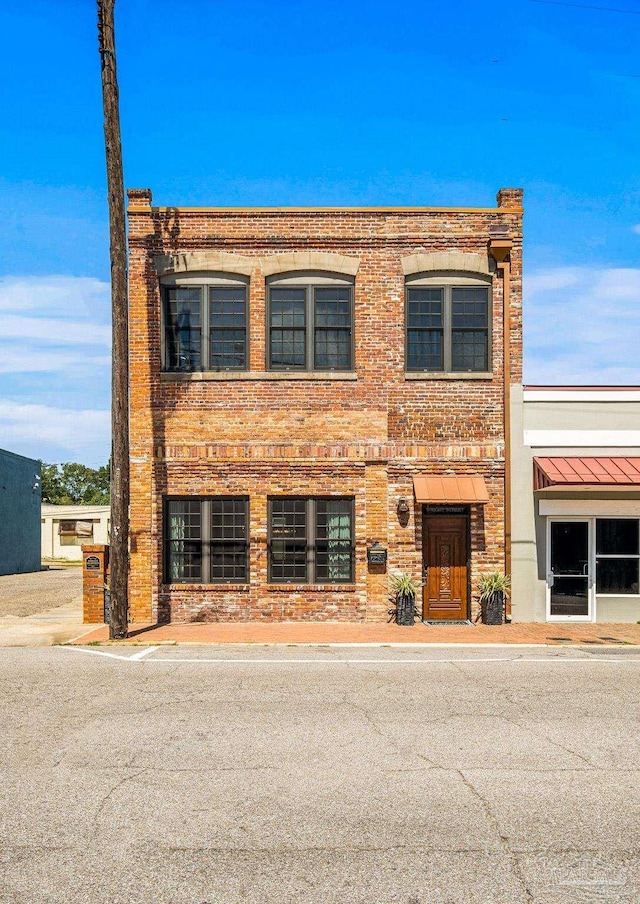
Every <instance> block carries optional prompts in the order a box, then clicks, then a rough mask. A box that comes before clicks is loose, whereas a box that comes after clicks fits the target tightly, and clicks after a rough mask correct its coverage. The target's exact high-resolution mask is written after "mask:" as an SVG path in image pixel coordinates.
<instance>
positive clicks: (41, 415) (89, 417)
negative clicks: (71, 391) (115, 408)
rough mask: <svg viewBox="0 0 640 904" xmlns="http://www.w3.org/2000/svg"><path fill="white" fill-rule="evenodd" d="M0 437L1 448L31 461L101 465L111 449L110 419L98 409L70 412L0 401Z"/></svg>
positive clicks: (70, 410)
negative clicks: (29, 458) (3, 447)
mask: <svg viewBox="0 0 640 904" xmlns="http://www.w3.org/2000/svg"><path fill="white" fill-rule="evenodd" d="M0 435H1V436H2V444H3V446H6V448H8V449H10V450H11V451H13V452H19V453H21V454H23V455H27V456H29V457H31V458H41V459H43V460H45V461H69V460H75V461H82V462H84V463H85V464H91V463H96V464H104V462H105V461H106V460H107V458H108V449H109V445H110V435H111V415H110V413H109V411H107V410H100V409H83V410H73V409H70V408H56V407H53V406H47V405H37V404H34V405H32V404H21V403H18V402H12V401H0ZM105 452H106V454H105Z"/></svg>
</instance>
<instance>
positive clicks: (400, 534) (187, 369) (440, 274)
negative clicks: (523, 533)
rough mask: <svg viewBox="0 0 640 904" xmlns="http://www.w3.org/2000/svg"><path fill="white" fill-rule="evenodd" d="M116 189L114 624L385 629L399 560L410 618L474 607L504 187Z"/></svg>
mask: <svg viewBox="0 0 640 904" xmlns="http://www.w3.org/2000/svg"><path fill="white" fill-rule="evenodd" d="M128 194H129V246H130V247H129V252H130V262H129V280H130V347H131V484H132V495H131V531H132V534H131V583H130V588H131V590H130V611H131V618H132V620H133V621H137V622H140V621H148V620H150V619H154V620H155V619H156V618H157V619H159V620H161V621H162V620H168V619H170V620H172V621H215V620H236V619H307V620H345V621H347V620H349V621H357V620H386V619H387V617H388V616H387V610H388V609H389V576H390V574H392V573H394V572H398V571H404V572H408V573H410V574H411V575H413V577H414V579H415V580H416V582H417V583H418V585H419V586H420V587H421V588H423V593H422V595H423V600H421V602H424V615H425V617H426V618H429V619H440V618H448V619H460V618H467V617H469V616H472V615H474V614H475V607H476V600H475V598H474V597H475V592H474V587H475V584H476V581H477V577H478V575H479V573H481V572H486V571H490V570H495V569H500V570H503V569H504V568H505V555H506V556H507V566H508V555H509V548H508V545H509V544H508V537H506V536H505V523H507V524H508V523H509V517H508V515H509V513H508V511H507V510H506V508H508V506H507V507H505V498H506V497H505V479H506V480H507V481H508V473H507V474H505V460H506V459H508V449H506V448H505V446H506V445H508V437H509V430H508V422H509V402H508V400H509V389H510V385H511V384H518V383H521V362H522V338H521V337H522V326H521V269H522V256H521V250H522V241H521V240H522V192H521V191H520V190H517V189H503V190H501V191H500V192H499V194H498V203H497V207H495V208H474V209H469V208H466V209H461V208H341V209H337V208H331V209H324V208H286V209H285V208H255V209H236V208H233V209H232V208H172V207H153V206H152V198H151V192H150V191H149V190H147V189H132V190H130V191H129V193H128ZM505 399H506V400H507V401H506V404H505ZM505 425H506V426H507V429H505ZM507 533H508V532H507ZM385 550H386V553H387V555H386V562H385V561H383V560H384V559H385V556H384V551H385Z"/></svg>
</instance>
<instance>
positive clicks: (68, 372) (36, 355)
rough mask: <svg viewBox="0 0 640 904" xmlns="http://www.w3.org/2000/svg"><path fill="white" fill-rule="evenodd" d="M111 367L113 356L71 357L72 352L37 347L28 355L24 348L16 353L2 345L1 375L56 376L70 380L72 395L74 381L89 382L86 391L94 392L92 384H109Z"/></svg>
mask: <svg viewBox="0 0 640 904" xmlns="http://www.w3.org/2000/svg"><path fill="white" fill-rule="evenodd" d="M110 367H111V357H110V356H109V355H95V354H89V353H88V352H86V351H82V350H79V351H78V352H77V353H76V354H71V353H70V352H69V351H68V350H65V351H61V350H60V349H46V348H44V349H37V348H35V347H33V348H31V350H30V353H29V354H28V355H25V350H24V348H18V349H16V348H14V347H13V346H12V345H11V344H10V343H3V342H0V374H5V375H9V374H44V373H49V374H56V375H58V376H59V377H60V378H61V379H62V380H63V381H66V380H68V382H69V390H70V391H72V390H73V389H74V385H73V382H72V381H76V380H78V378H83V379H87V380H89V383H88V384H86V385H85V391H90V389H91V382H92V380H93V381H95V383H96V384H104V381H106V382H107V383H108V382H109V378H110ZM1 391H2V386H1V384H0V392H1ZM63 392H64V389H63Z"/></svg>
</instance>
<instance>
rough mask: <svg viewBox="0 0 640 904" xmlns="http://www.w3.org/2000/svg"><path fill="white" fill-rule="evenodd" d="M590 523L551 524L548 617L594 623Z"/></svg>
mask: <svg viewBox="0 0 640 904" xmlns="http://www.w3.org/2000/svg"><path fill="white" fill-rule="evenodd" d="M589 532H590V522H589V521H588V520H584V521H578V520H572V521H551V522H550V536H549V565H550V567H549V571H548V576H547V583H548V585H549V617H550V618H556V619H564V618H566V619H581V620H583V621H588V620H590V619H591V611H592V609H591V597H592V587H593V573H592V569H591V559H590V555H589V550H590V543H589V539H590V538H589Z"/></svg>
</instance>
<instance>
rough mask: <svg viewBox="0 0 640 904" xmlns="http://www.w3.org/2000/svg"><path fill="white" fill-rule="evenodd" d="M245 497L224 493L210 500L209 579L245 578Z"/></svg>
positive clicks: (235, 580) (234, 579)
mask: <svg viewBox="0 0 640 904" xmlns="http://www.w3.org/2000/svg"><path fill="white" fill-rule="evenodd" d="M247 509H248V504H247V500H246V499H245V498H244V497H242V496H239V497H237V496H236V497H233V496H223V497H219V498H217V499H212V500H211V580H212V581H214V582H215V581H220V582H230V583H244V582H245V581H246V580H247V575H248V569H247V552H248V525H247Z"/></svg>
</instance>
